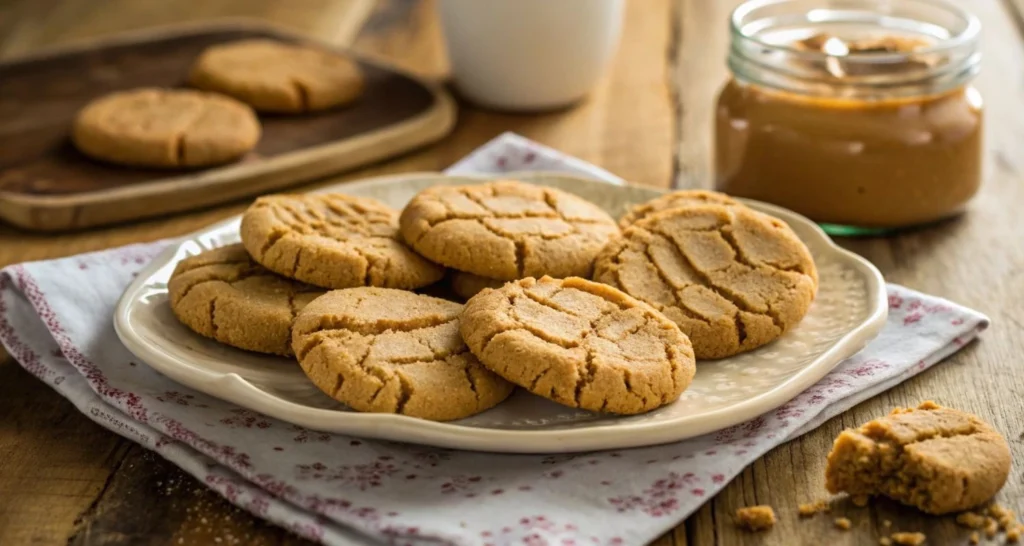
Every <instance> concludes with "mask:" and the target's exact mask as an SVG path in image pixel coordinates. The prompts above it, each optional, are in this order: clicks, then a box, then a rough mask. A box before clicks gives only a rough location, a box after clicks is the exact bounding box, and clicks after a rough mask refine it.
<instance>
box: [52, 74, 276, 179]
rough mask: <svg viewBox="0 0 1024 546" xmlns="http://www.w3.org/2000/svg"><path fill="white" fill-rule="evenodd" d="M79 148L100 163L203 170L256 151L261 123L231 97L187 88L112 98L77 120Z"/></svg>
mask: <svg viewBox="0 0 1024 546" xmlns="http://www.w3.org/2000/svg"><path fill="white" fill-rule="evenodd" d="M71 138H72V141H73V142H74V144H75V147H76V148H78V149H79V150H80V151H81V152H82V153H84V154H86V155H88V156H91V157H93V158H96V159H101V160H104V161H109V162H111V163H119V164H122V165H134V166H141V167H203V166H207V165H216V164H219V163H227V162H228V161H232V160H234V159H238V158H239V157H241V156H242V155H244V154H245V153H246V152H248V151H249V150H252V149H253V147H255V146H256V142H257V141H258V140H259V138H260V122H259V120H258V119H257V118H256V114H255V112H253V111H252V109H251V108H249V107H248V106H246V105H245V104H242V103H240V102H238V101H236V100H234V99H232V98H229V97H224V96H221V95H217V94H215V93H204V92H202V91H191V90H187V89H157V88H143V89H133V90H131V91H122V92H118V93H111V94H109V95H105V96H103V97H100V98H98V99H96V100H94V101H93V102H90V103H89V104H87V105H86V106H85V107H84V108H82V110H81V111H79V113H78V115H77V116H76V117H75V121H74V125H73V127H72V133H71Z"/></svg>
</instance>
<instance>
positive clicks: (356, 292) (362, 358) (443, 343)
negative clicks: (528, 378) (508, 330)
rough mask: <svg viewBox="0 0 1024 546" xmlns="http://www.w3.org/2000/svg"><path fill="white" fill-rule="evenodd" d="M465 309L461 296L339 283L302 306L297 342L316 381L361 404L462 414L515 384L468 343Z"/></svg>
mask: <svg viewBox="0 0 1024 546" xmlns="http://www.w3.org/2000/svg"><path fill="white" fill-rule="evenodd" d="M461 313H462V305H460V304H458V303H454V302H450V301H447V300H442V299H439V298H432V297H430V296H423V295H420V294H414V293H412V292H406V291H403V290H391V289H387V288H350V289H348V290H335V291H333V292H328V293H327V294H325V295H324V296H322V297H320V298H317V299H316V300H314V301H313V302H312V303H310V304H309V305H307V306H306V308H305V309H303V310H302V312H301V313H299V316H298V318H297V319H296V320H295V327H294V329H293V330H292V346H293V348H294V349H295V355H296V356H297V357H298V359H299V364H301V365H302V369H303V370H304V371H305V372H306V375H307V376H309V378H310V379H311V380H312V381H313V383H314V384H316V386H317V387H319V388H320V390H322V391H324V392H325V393H327V394H328V395H330V396H331V397H332V398H334V399H336V400H338V401H339V402H342V403H344V404H346V405H348V406H349V407H351V408H353V409H355V410H358V411H367V412H378V413H400V414H403V415H409V416H412V417H420V418H423V419H430V420H434V421H449V420H452V419H461V418H463V417H468V416H470V415H473V414H475V413H479V412H481V411H484V410H486V409H488V408H491V407H493V406H495V405H497V404H498V403H499V402H501V401H502V400H504V399H505V398H506V397H508V395H509V394H510V393H511V392H512V389H513V387H512V385H511V384H510V383H508V382H507V381H505V380H503V379H501V378H500V377H498V376H497V375H495V374H493V373H491V372H489V371H488V370H487V369H486V368H484V367H483V366H481V365H480V362H479V361H477V359H476V357H474V356H473V354H472V353H470V352H469V349H467V348H466V344H465V343H464V342H463V341H462V338H461V337H460V336H459V315H460V314H461Z"/></svg>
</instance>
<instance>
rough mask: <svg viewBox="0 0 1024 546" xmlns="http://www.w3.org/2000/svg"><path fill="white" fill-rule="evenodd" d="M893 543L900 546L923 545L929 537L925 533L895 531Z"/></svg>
mask: <svg viewBox="0 0 1024 546" xmlns="http://www.w3.org/2000/svg"><path fill="white" fill-rule="evenodd" d="M891 538H892V543H893V544H899V545H900V546H921V544H924V541H925V540H927V538H928V537H926V536H925V534H924V533H893V534H892V537H891Z"/></svg>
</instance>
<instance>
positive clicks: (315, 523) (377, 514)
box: [0, 135, 988, 546]
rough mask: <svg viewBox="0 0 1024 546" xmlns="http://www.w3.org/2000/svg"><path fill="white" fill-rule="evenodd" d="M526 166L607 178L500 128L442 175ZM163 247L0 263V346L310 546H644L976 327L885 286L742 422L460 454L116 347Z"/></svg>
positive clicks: (980, 318)
mask: <svg viewBox="0 0 1024 546" xmlns="http://www.w3.org/2000/svg"><path fill="white" fill-rule="evenodd" d="M530 169H537V170H557V171H562V172H571V173H576V174H581V175H584V176H590V177H593V178H597V179H603V180H606V181H610V182H612V183H621V179H618V178H616V177H613V176H611V175H610V174H608V173H606V172H605V171H602V170H601V169H599V168H597V167H595V166H593V165H589V164H587V163H584V162H581V161H579V160H576V159H573V158H568V157H566V156H564V155H563V154H560V153H559V152H556V151H554V150H551V149H550V148H545V147H543V146H540V145H537V144H535V143H532V142H530V141H528V140H526V139H523V138H522V137H519V136H516V135H502V136H500V137H498V138H497V139H495V140H494V141H492V142H490V143H488V144H487V145H485V146H484V147H483V148H482V149H481V150H478V151H477V152H474V153H473V154H472V155H471V156H469V157H467V158H466V159H465V160H463V161H460V162H459V163H458V164H456V165H455V166H454V167H453V170H454V171H456V172H459V173H466V172H510V171H516V170H530ZM167 244H168V243H167V242H159V243H152V244H145V245H133V246H127V247H122V248H117V249H112V250H107V251H102V252H96V253H92V254H83V255H79V256H73V257H69V258H63V259H59V260H50V261H44V262H34V263H27V264H21V265H15V266H11V267H7V268H4V269H3V270H0V341H2V343H3V345H4V347H5V348H6V349H7V351H8V352H9V353H10V354H11V355H12V356H13V357H14V358H15V359H17V361H18V362H19V363H20V364H21V365H22V366H23V367H24V368H25V369H26V370H28V371H29V372H30V373H32V374H33V375H35V376H36V377H38V378H39V379H40V380H41V381H44V382H46V383H47V384H48V385H50V386H51V387H52V388H53V389H54V390H56V391H57V392H58V393H59V394H60V395H61V396H64V397H66V398H68V399H69V400H71V401H72V402H73V403H74V404H75V406H76V407H77V408H78V409H79V410H80V411H82V412H83V413H84V414H86V415H87V416H88V417H89V418H90V419H92V420H93V421H96V422H97V423H99V424H101V425H102V426H104V427H106V428H108V429H110V430H111V431H113V432H115V433H117V434H120V435H122V436H124V437H126V438H129V439H131V440H133V441H135V442H138V443H140V444H142V445H143V446H145V447H147V448H149V449H152V450H154V451H156V452H157V453H159V454H160V455H161V456H163V457H165V458H166V459H168V460H170V461H171V462H173V463H174V464H176V465H178V466H179V467H181V468H182V469H183V470H184V471H185V472H188V473H189V474H191V475H193V476H195V477H196V478H198V479H199V480H201V481H203V482H204V483H206V484H207V485H208V486H209V487H211V488H213V489H214V490H216V491H217V492H218V493H220V494H221V495H223V496H224V497H225V498H227V499H228V500H229V501H230V502H232V503H234V504H236V505H238V506H240V507H241V508H243V509H245V510H248V511H250V512H252V513H253V514H255V515H257V516H259V517H261V518H265V519H267V520H269V521H272V522H274V523H277V524H278V525H281V526H283V527H285V528H288V529H290V530H292V531H294V532H295V533H297V534H299V535H301V536H303V537H306V538H309V539H312V540H315V541H319V542H322V543H325V544H339V545H340V544H376V543H391V544H402V545H404V544H410V545H417V544H428V543H429V544H459V545H475V544H480V545H494V546H498V545H510V544H524V545H531V546H539V545H559V546H577V545H587V544H598V545H620V544H622V545H627V544H628V545H631V544H643V543H645V542H647V541H650V540H652V539H654V538H656V537H657V536H658V535H659V534H661V533H663V532H665V531H666V530H668V529H670V528H672V527H673V526H675V525H677V524H678V523H679V522H680V521H682V520H683V519H684V518H686V516H688V515H689V514H691V513H692V512H693V511H695V510H696V509H697V508H698V507H699V506H700V505H701V504H702V503H704V502H705V501H707V500H708V499H710V498H711V497H712V496H713V495H714V494H715V493H716V492H718V491H719V490H721V489H722V488H723V487H725V485H726V484H727V483H728V482H729V480H731V479H733V478H734V477H735V476H736V475H737V474H739V473H740V472H741V471H742V470H743V468H744V467H745V466H747V465H748V464H750V463H752V462H753V461H754V460H755V459H757V458H758V457H760V456H761V455H762V454H764V453H765V452H767V451H768V450H770V449H772V448H773V447H775V446H777V445H779V444H781V443H783V442H786V441H787V440H790V439H792V438H795V437H797V436H799V435H800V434H803V433H804V432H807V431H809V430H812V429H814V428H815V427H817V426H819V425H821V424H822V423H823V422H824V421H826V420H827V419H829V418H831V417H833V416H835V415H837V414H839V413H841V412H843V411H845V410H846V409H848V408H850V407H852V406H853V405H855V404H857V403H859V402H861V401H863V400H866V399H868V398H870V397H872V396H874V395H876V394H878V393H880V392H882V391H885V390H886V389H889V388H891V387H892V386H894V385H896V384H898V383H900V382H902V381H905V380H906V379H908V378H910V377H912V376H914V375H916V374H918V373H920V372H921V371H922V370H924V369H926V368H928V367H929V366H932V365H934V364H936V363H938V362H940V361H941V360H942V359H943V358H945V357H946V356H948V355H950V354H952V353H953V352H955V351H957V350H958V349H959V348H960V347H961V346H963V345H964V344H965V343H968V342H970V341H971V340H972V339H974V338H975V337H976V336H977V335H978V334H979V333H980V332H981V331H982V330H984V329H985V328H986V327H987V325H988V319H987V318H986V317H985V316H984V315H982V314H980V313H978V312H976V311H973V310H971V309H967V308H965V307H962V306H959V305H956V304H954V303H951V302H948V301H945V300H942V299H939V298H935V297H932V296H928V295H925V294H920V293H918V292H914V291H913V290H909V289H906V288H903V287H900V286H895V285H890V286H889V287H888V292H889V319H888V323H887V324H886V325H885V328H884V329H883V330H882V333H881V334H880V335H879V336H878V338H876V339H875V340H874V341H873V342H872V343H871V344H869V345H868V347H867V348H865V349H864V350H863V351H861V353H859V354H857V355H856V356H854V357H852V358H850V359H848V360H846V361H845V362H843V363H842V364H840V365H839V366H838V367H837V368H836V369H835V370H833V371H832V372H831V373H829V374H828V375H827V376H826V377H825V378H824V379H822V380H821V381H820V382H819V383H818V384H816V385H814V386H813V387H811V388H810V389H808V390H807V391H805V392H803V393H802V394H800V395H799V396H797V397H796V398H794V399H793V400H791V401H790V402H789V403H787V404H785V405H784V406H782V407H780V408H778V409H776V410H774V411H771V412H769V413H766V414H764V415H762V416H760V417H757V418H755V419H753V420H751V421H749V422H746V423H743V424H741V425H737V426H734V427H731V428H728V429H725V430H721V431H718V432H716V433H713V434H708V435H706V436H702V437H699V438H694V439H691V440H688V441H684V442H679V443H675V444H669V445H662V446H656V447H648V448H640V449H631V450H619V451H607V452H600V453H582V454H566V455H547V456H544V455H500V454H487V453H473V452H460V451H453V450H445V449H437V448H430V447H423V446H415V445H406V444H398V443H391V442H382V441H371V440H362V439H359V438H354V437H348V436H341V435H334V434H325V433H321V432H317V431H313V430H308V429H305V428H302V427H298V426H295V425H291V424H288V423H285V422H281V421H277V420H275V419H271V418H267V417H264V416H262V415H260V414H258V413H255V412H252V411H249V410H246V409H242V408H239V407H237V406H234V405H232V404H229V403H226V402H223V401H221V400H218V399H215V398H212V397H210V396H207V395H204V394H201V393H198V392H193V391H190V390H189V389H187V388H185V387H182V386H180V385H177V384H176V383H174V382H173V381H171V380H169V379H167V378H166V377H164V376H162V375H160V374H158V373H156V372H154V371H153V370H151V369H150V368H149V367H147V366H146V364H145V363H143V362H140V361H139V360H138V359H137V358H136V357H135V356H133V355H132V354H131V353H130V352H129V351H128V350H127V349H125V348H124V346H123V345H121V343H120V342H119V341H118V339H117V336H116V335H115V333H114V329H113V325H112V319H111V317H112V316H113V312H114V306H115V304H116V302H117V299H118V297H119V296H120V295H121V292H122V291H123V290H124V288H125V287H126V286H127V285H128V283H129V282H130V281H131V280H132V279H133V277H134V276H135V275H137V273H138V271H139V270H140V269H141V268H142V267H143V266H144V265H145V264H146V263H147V262H148V261H149V260H150V259H152V258H153V257H154V256H155V255H156V254H158V253H159V252H160V250H162V249H163V248H165V246H166V245H167ZM823 455H824V454H823Z"/></svg>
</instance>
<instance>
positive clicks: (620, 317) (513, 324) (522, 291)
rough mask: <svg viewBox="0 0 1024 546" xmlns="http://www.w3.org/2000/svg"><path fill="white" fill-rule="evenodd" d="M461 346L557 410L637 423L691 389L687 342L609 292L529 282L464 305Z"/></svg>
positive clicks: (583, 284)
mask: <svg viewBox="0 0 1024 546" xmlns="http://www.w3.org/2000/svg"><path fill="white" fill-rule="evenodd" d="M461 331H462V337H463V339H465V340H466V344H467V345H469V348H470V349H471V350H472V351H473V354H475V355H476V356H477V358H479V359H480V361H481V362H483V364H484V365H485V366H487V367H488V368H489V369H491V370H492V371H494V372H495V373H497V374H498V375H500V376H502V377H504V378H505V379H508V380H509V381H511V382H513V383H515V384H517V385H519V386H521V387H523V388H525V389H527V390H529V391H530V392H532V393H534V394H537V395H540V396H543V397H545V398H548V399H551V400H554V401H555V402H558V403H560V404H564V405H566V406H570V407H574V408H583V409H587V410H591V411H599V412H609V413H618V414H635V413H643V412H646V411H650V410H653V409H655V408H658V407H660V406H663V405H665V404H668V403H671V402H673V401H675V400H676V399H677V398H679V395H680V394H682V392H683V391H684V390H685V389H686V388H687V387H688V386H689V385H690V382H691V381H692V380H693V375H694V372H695V371H696V369H695V367H694V359H693V350H692V349H691V347H690V341H689V340H688V339H687V338H686V336H685V335H684V334H683V333H682V332H681V331H680V330H679V327H678V326H676V325H675V324H674V323H673V322H672V321H670V320H668V319H667V318H665V317H664V316H662V315H661V314H660V313H658V312H656V311H655V310H654V309H651V307H650V306H648V305H646V304H644V303H642V302H639V301H637V300H635V299H633V298H631V297H629V296H627V295H626V294H623V293H622V292H620V291H619V290H616V289H614V288H612V287H610V286H606V285H603V284H598V283H595V282H591V281H588V280H585V279H580V278H576V277H572V278H568V279H552V278H550V277H544V278H541V279H540V280H537V279H533V278H527V279H522V280H520V281H515V282H510V283H508V284H506V285H505V286H503V287H501V288H499V289H496V290H490V289H488V290H484V291H483V292H481V293H480V294H478V295H476V296H474V297H473V298H472V299H470V300H469V302H467V303H466V308H465V311H464V312H463V314H462V328H461Z"/></svg>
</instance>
